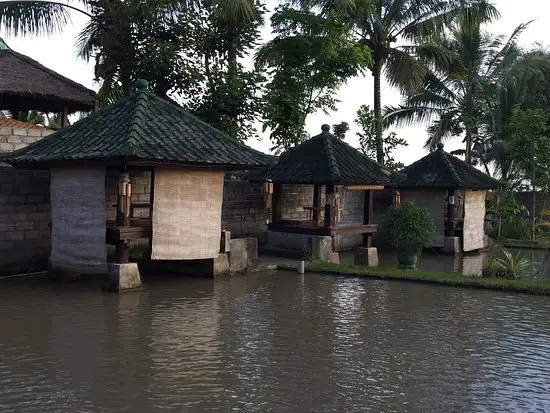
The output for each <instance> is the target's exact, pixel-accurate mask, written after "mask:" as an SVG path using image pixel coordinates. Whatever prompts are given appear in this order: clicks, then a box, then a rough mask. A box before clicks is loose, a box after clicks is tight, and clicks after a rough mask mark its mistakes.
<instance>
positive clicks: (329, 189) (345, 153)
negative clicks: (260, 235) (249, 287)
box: [265, 125, 397, 261]
mask: <svg viewBox="0 0 550 413" xmlns="http://www.w3.org/2000/svg"><path fill="white" fill-rule="evenodd" d="M321 129H322V132H321V134H319V135H317V136H314V137H312V138H311V139H309V140H307V141H305V142H304V143H302V144H300V145H298V146H296V147H294V148H292V149H290V150H288V151H286V152H285V153H283V154H282V155H281V156H280V158H279V161H278V163H277V164H275V165H273V166H272V167H271V168H270V169H269V170H268V171H267V173H266V175H265V176H266V177H267V178H268V179H269V181H270V183H272V187H273V194H272V203H271V204H272V218H271V222H270V223H269V224H268V244H270V243H273V244H274V245H275V244H280V245H285V244H286V245H291V244H294V245H300V244H305V243H306V242H309V243H310V245H309V246H308V247H309V248H311V242H312V241H311V240H312V239H313V242H315V241H319V242H320V243H321V244H324V245H325V247H326V248H328V249H329V253H321V252H319V251H316V252H313V253H314V254H317V255H318V258H321V259H328V260H329V261H333V260H334V261H335V260H337V256H335V255H334V253H335V251H334V248H333V246H334V238H335V237H339V236H346V235H353V234H362V235H363V247H364V248H367V249H368V248H370V247H371V240H372V237H373V235H374V234H375V233H376V231H377V227H378V226H377V224H376V223H374V222H373V191H377V190H383V189H384V187H385V185H389V184H392V183H395V182H396V181H397V179H396V177H395V176H394V174H393V173H392V172H391V171H390V170H388V169H386V168H384V167H382V166H380V165H379V164H377V163H376V162H374V161H372V160H371V159H370V158H368V157H367V156H366V155H364V154H363V153H361V152H360V151H358V150H357V149H355V148H353V147H351V146H350V145H348V144H347V143H345V142H344V141H343V140H340V139H338V138H336V137H335V136H334V135H332V134H331V133H330V126H329V125H323V126H322V128H321ZM285 185H308V186H309V185H312V186H313V197H312V199H311V203H310V204H309V205H303V206H302V208H303V210H305V211H309V219H306V220H288V219H283V214H282V211H283V207H284V205H283V191H284V186H285ZM342 191H361V192H363V193H364V195H363V199H364V209H363V219H362V220H361V221H359V222H346V223H344V222H341V221H340V220H339V219H338V216H339V212H340V211H341V203H340V201H341V195H342ZM323 192H324V200H322V197H323ZM291 238H294V240H291ZM297 239H300V240H301V241H297ZM295 241H297V242H295ZM326 248H325V249H326ZM321 249H323V248H321Z"/></svg>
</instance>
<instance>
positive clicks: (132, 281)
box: [103, 262, 141, 292]
mask: <svg viewBox="0 0 550 413" xmlns="http://www.w3.org/2000/svg"><path fill="white" fill-rule="evenodd" d="M108 267H109V273H108V274H107V279H106V280H105V283H104V284H103V290H105V291H115V292H119V291H124V290H133V289H136V288H139V287H141V276H140V275H139V268H138V265H137V264H136V263H134V262H131V263H127V264H109V265H108Z"/></svg>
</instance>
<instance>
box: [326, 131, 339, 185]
mask: <svg viewBox="0 0 550 413" xmlns="http://www.w3.org/2000/svg"><path fill="white" fill-rule="evenodd" d="M322 136H323V141H324V142H323V144H324V146H325V149H326V154H327V163H328V168H329V172H330V176H331V177H332V179H333V180H335V181H337V180H339V179H341V174H340V168H339V165H338V162H337V161H336V156H335V154H334V145H333V144H332V139H336V138H334V137H333V136H332V135H331V134H330V132H323V134H322Z"/></svg>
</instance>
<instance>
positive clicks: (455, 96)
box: [384, 18, 527, 163]
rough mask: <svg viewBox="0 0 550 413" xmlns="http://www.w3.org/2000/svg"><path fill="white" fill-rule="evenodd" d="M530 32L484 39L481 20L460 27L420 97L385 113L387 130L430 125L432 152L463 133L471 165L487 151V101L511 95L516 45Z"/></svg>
mask: <svg viewBox="0 0 550 413" xmlns="http://www.w3.org/2000/svg"><path fill="white" fill-rule="evenodd" d="M526 27H527V25H526V24H522V25H520V26H518V27H517V28H516V29H515V30H514V32H513V33H512V35H511V36H510V37H509V38H508V39H507V40H506V39H505V38H504V37H503V36H498V37H495V36H492V35H490V34H488V33H485V32H484V31H483V30H482V22H480V21H479V20H477V19H468V18H462V19H459V20H458V21H456V22H455V23H454V24H453V25H452V26H451V28H450V32H449V35H448V37H446V38H444V39H443V40H442V41H441V45H442V47H443V48H445V49H447V50H448V51H449V52H450V55H449V57H450V60H449V61H443V62H441V61H437V60H436V61H434V62H433V66H432V69H433V70H431V71H430V72H429V73H428V74H427V75H425V76H424V79H423V81H422V87H421V88H420V89H419V90H418V91H417V92H416V93H414V94H412V95H410V96H408V97H407V98H405V100H404V102H403V103H402V104H401V105H399V106H397V107H391V106H390V107H386V108H385V109H384V112H385V113H386V114H385V121H386V122H387V124H410V123H411V122H417V121H431V124H430V126H429V127H428V135H429V138H428V141H427V142H426V146H427V147H428V148H430V149H434V148H435V147H436V146H437V144H438V143H440V142H441V141H443V140H445V139H447V138H450V137H452V136H458V135H461V134H463V133H464V135H465V139H464V141H465V157H466V161H467V162H468V163H471V162H472V150H473V149H482V148H480V145H482V139H481V137H480V126H481V124H482V123H483V122H484V119H483V117H484V113H485V112H484V111H485V109H486V107H487V105H488V103H489V101H488V97H489V96H491V97H495V96H497V95H498V94H499V93H504V94H505V95H510V93H511V92H512V91H504V90H501V89H500V88H501V86H502V85H503V84H504V83H503V82H505V80H506V79H507V78H508V77H509V75H510V73H511V72H512V68H513V66H514V64H516V63H517V62H518V59H519V57H520V56H521V49H520V48H519V47H518V46H517V39H518V37H519V36H520V34H521V32H522V31H523V30H524V29H525V28H526ZM518 93H519V92H518ZM493 113H494V112H493Z"/></svg>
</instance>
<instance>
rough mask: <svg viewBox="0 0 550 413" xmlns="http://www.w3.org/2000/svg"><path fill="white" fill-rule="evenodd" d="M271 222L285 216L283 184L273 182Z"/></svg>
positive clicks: (278, 220) (275, 221)
mask: <svg viewBox="0 0 550 413" xmlns="http://www.w3.org/2000/svg"><path fill="white" fill-rule="evenodd" d="M271 203H272V205H271V222H272V223H277V222H280V221H281V220H282V218H283V184H281V183H279V182H275V183H274V184H273V196H272V198H271Z"/></svg>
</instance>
